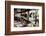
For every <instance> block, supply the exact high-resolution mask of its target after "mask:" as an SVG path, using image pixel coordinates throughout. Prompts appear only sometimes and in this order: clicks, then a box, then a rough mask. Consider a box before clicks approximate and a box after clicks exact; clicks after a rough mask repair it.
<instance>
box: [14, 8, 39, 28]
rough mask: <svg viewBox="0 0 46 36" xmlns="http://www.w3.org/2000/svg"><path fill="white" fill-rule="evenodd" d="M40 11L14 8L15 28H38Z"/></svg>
mask: <svg viewBox="0 0 46 36" xmlns="http://www.w3.org/2000/svg"><path fill="white" fill-rule="evenodd" d="M38 11H39V9H21V8H14V27H38V26H39V13H38Z"/></svg>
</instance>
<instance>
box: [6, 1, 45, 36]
mask: <svg viewBox="0 0 46 36" xmlns="http://www.w3.org/2000/svg"><path fill="white" fill-rule="evenodd" d="M44 31H45V7H44V3H35V2H19V1H5V34H6V35H18V34H33V33H44Z"/></svg>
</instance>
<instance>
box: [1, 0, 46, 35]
mask: <svg viewBox="0 0 46 36" xmlns="http://www.w3.org/2000/svg"><path fill="white" fill-rule="evenodd" d="M6 1H7V0H6ZM8 1H11V0H8ZM12 1H24V2H40V3H43V2H44V3H45V15H46V0H12ZM45 18H46V16H45ZM0 36H5V0H0ZM6 36H46V19H45V33H40V34H24V35H6Z"/></svg>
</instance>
